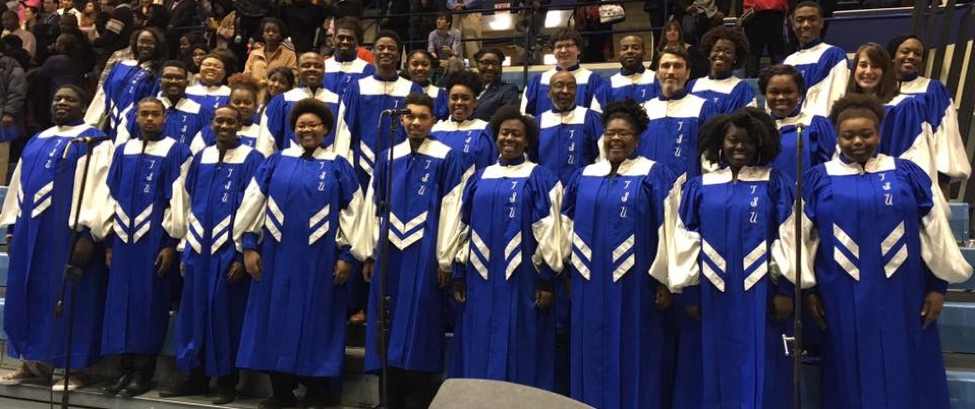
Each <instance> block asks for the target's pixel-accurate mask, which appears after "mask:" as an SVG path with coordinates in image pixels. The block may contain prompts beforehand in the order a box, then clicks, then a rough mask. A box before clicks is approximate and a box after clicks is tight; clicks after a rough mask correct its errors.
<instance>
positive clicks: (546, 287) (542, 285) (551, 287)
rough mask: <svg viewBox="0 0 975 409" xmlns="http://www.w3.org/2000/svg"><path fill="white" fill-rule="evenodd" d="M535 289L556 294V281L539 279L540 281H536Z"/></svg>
mask: <svg viewBox="0 0 975 409" xmlns="http://www.w3.org/2000/svg"><path fill="white" fill-rule="evenodd" d="M535 289H536V290H538V291H545V292H550V293H554V292H555V281H554V280H546V279H543V278H539V279H538V280H535Z"/></svg>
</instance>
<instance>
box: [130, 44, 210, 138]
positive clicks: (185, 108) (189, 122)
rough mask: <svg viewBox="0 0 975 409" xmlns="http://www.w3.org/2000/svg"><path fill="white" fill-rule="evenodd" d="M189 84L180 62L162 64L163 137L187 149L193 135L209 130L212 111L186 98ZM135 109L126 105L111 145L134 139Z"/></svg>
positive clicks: (135, 107)
mask: <svg viewBox="0 0 975 409" xmlns="http://www.w3.org/2000/svg"><path fill="white" fill-rule="evenodd" d="M189 83H190V81H189V70H187V69H186V64H184V63H183V62H182V61H177V60H169V61H166V62H165V63H163V65H162V69H161V70H160V75H159V90H160V91H159V100H160V101H161V102H162V104H163V109H165V110H166V121H165V122H164V123H163V134H165V135H166V136H168V137H170V138H173V139H175V140H177V141H178V142H180V143H182V144H183V145H186V147H187V148H189V146H190V143H191V142H192V141H193V137H194V136H196V134H197V132H200V130H202V129H204V128H206V127H208V126H210V118H212V117H213V110H212V109H211V108H210V107H206V106H203V105H200V103H198V102H196V101H194V100H192V99H189V98H187V95H186V86H187V85H188V84H189ZM137 110H138V108H137V106H136V105H134V104H133V105H130V106H129V108H128V109H126V110H125V112H123V113H122V121H121V122H120V123H119V127H118V135H117V136H116V137H115V143H116V144H120V143H122V142H125V141H127V140H129V139H131V138H132V135H138V134H139V130H138V127H139V125H138V122H137V121H136V111H137Z"/></svg>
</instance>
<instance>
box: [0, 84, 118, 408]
mask: <svg viewBox="0 0 975 409" xmlns="http://www.w3.org/2000/svg"><path fill="white" fill-rule="evenodd" d="M87 105H88V95H87V93H85V92H84V91H83V90H81V89H80V88H78V87H75V86H73V85H65V86H63V87H61V88H60V89H58V90H57V92H55V94H54V100H53V102H52V104H51V117H52V119H53V120H54V124H55V126H54V127H52V128H49V129H47V130H45V131H43V132H41V133H39V134H37V135H36V136H35V137H34V138H32V139H31V140H30V141H29V142H28V143H27V147H25V148H24V153H23V154H22V155H21V158H20V161H19V162H18V163H17V168H16V170H15V171H14V174H13V178H11V180H10V187H9V189H8V190H7V197H6V199H5V201H4V204H3V212H2V213H0V226H10V227H9V230H10V231H12V236H10V237H9V238H8V241H7V246H8V250H7V251H8V252H9V254H10V269H9V272H8V276H7V282H6V291H7V293H6V305H5V308H4V311H3V312H4V316H5V319H4V328H3V330H4V332H6V334H7V354H8V355H10V356H11V357H14V358H18V359H21V360H22V363H21V365H20V366H19V367H18V368H17V369H16V370H14V371H13V372H10V373H8V374H5V375H4V376H3V377H0V385H15V384H19V383H21V382H24V381H42V382H47V381H48V380H49V379H50V378H49V376H50V373H51V372H50V371H51V366H54V367H58V368H63V367H64V365H65V363H66V362H65V358H66V356H67V354H66V353H65V350H64V349H65V347H66V345H65V336H66V333H67V328H68V317H73V319H74V321H75V322H74V329H73V332H74V339H73V344H72V346H71V351H70V354H71V367H72V369H73V371H72V373H71V376H70V379H69V384H68V389H70V390H74V389H76V388H78V387H81V386H83V385H84V384H85V383H86V382H87V376H86V374H85V372H84V369H85V368H87V367H88V366H90V365H92V364H94V363H95V362H96V360H97V359H98V358H99V356H100V351H99V346H100V340H101V327H102V322H101V321H102V311H103V308H104V304H105V283H106V280H107V277H106V275H105V273H106V269H105V262H104V259H103V258H102V257H101V254H104V250H103V246H102V245H101V244H96V243H95V242H94V241H97V240H101V239H102V238H103V237H104V236H105V234H106V230H107V226H108V224H107V223H104V217H102V216H101V213H102V212H101V211H102V210H104V208H105V207H106V200H105V198H106V196H107V193H108V192H107V189H106V188H105V177H106V175H107V174H108V167H109V165H110V163H111V143H108V142H103V143H99V144H93V145H91V146H89V144H87V143H85V142H82V141H80V140H78V138H84V137H101V136H104V134H103V133H102V132H101V131H99V130H97V129H95V128H92V127H91V126H90V125H87V124H85V123H84V122H83V121H82V117H83V115H84V110H85V108H86V107H87ZM88 148H91V149H92V156H91V164H90V165H89V169H88V179H87V182H86V183H85V191H84V192H83V193H84V201H83V203H82V208H81V214H80V217H79V218H78V227H79V228H81V229H82V230H81V235H80V237H79V238H78V242H77V245H76V247H75V252H74V254H73V255H71V257H69V255H68V248H69V246H70V242H71V238H72V234H73V233H72V231H71V227H73V226H74V224H75V219H74V218H75V214H74V212H75V210H76V209H77V204H78V203H77V201H78V200H79V195H80V194H82V192H81V183H82V179H81V178H82V176H83V175H84V168H85V159H84V157H85V153H86V151H87V149H88ZM69 260H70V261H69ZM68 263H70V264H73V265H75V266H78V267H81V268H82V269H83V271H84V274H83V275H82V276H81V279H80V280H79V281H78V283H77V290H76V292H69V293H68V294H66V298H65V300H64V302H65V309H64V310H63V311H62V314H61V318H60V319H55V318H54V305H55V302H56V301H57V298H58V295H59V292H58V289H60V288H61V280H62V277H63V276H64V271H65V270H64V268H65V265H66V264H68ZM72 294H73V295H74V296H75V297H76V298H75V299H74V300H72V299H71V295H72ZM72 308H74V311H71V309H72ZM52 347H53V348H54V349H53V350H52ZM54 388H55V390H64V382H63V380H62V381H61V382H60V383H58V384H56V385H55V386H54Z"/></svg>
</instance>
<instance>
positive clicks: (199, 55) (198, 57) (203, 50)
mask: <svg viewBox="0 0 975 409" xmlns="http://www.w3.org/2000/svg"><path fill="white" fill-rule="evenodd" d="M210 51H212V50H210V46H208V45H206V43H196V44H193V46H192V47H190V53H189V56H188V57H189V60H187V61H186V62H187V64H186V65H187V67H189V69H190V72H192V73H193V74H199V73H200V65H202V64H203V58H205V57H206V56H207V55H209V54H210ZM194 77H197V76H196V75H194Z"/></svg>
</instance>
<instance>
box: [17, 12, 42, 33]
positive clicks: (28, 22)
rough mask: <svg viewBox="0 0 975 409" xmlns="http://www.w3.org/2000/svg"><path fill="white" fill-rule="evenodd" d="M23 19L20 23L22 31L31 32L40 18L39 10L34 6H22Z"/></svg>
mask: <svg viewBox="0 0 975 409" xmlns="http://www.w3.org/2000/svg"><path fill="white" fill-rule="evenodd" d="M23 13H24V18H23V19H22V21H21V22H20V25H21V27H23V28H24V30H27V31H30V32H33V31H34V26H35V25H36V24H37V21H38V18H39V17H40V14H41V10H40V9H39V8H37V7H34V6H24V8H23Z"/></svg>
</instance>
